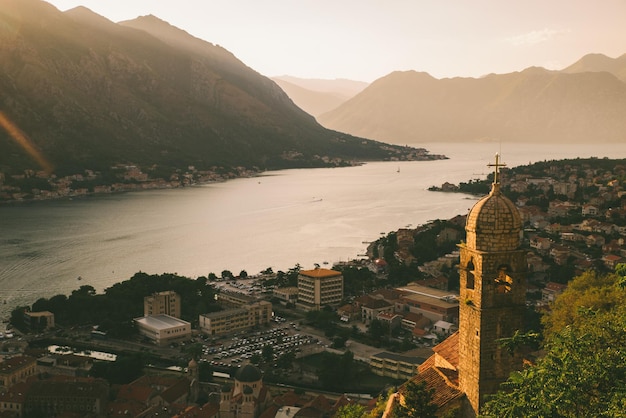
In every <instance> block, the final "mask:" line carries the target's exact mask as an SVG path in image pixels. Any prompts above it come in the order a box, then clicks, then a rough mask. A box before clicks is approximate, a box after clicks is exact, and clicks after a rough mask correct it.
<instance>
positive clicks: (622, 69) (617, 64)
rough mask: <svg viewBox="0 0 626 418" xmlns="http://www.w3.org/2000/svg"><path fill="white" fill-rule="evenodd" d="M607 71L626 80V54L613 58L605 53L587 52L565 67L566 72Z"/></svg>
mask: <svg viewBox="0 0 626 418" xmlns="http://www.w3.org/2000/svg"><path fill="white" fill-rule="evenodd" d="M602 71H606V72H609V73H611V74H613V75H615V76H616V77H617V78H619V79H620V80H622V81H624V82H626V54H622V55H620V56H619V57H617V58H611V57H608V56H606V55H604V54H587V55H585V56H584V57H582V58H581V59H579V60H578V61H576V62H575V63H573V64H572V65H570V66H568V67H566V68H564V69H563V70H562V72H564V73H583V72H602Z"/></svg>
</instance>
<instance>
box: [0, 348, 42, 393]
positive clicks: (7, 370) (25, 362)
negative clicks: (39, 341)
mask: <svg viewBox="0 0 626 418" xmlns="http://www.w3.org/2000/svg"><path fill="white" fill-rule="evenodd" d="M36 371H37V360H36V359H35V358H34V357H30V356H16V357H12V358H8V359H5V360H4V361H2V362H0V385H1V386H2V387H4V388H9V387H11V386H13V385H14V384H16V383H19V382H24V381H26V379H28V378H29V377H31V376H35V374H36Z"/></svg>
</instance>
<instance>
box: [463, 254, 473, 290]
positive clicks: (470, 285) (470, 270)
mask: <svg viewBox="0 0 626 418" xmlns="http://www.w3.org/2000/svg"><path fill="white" fill-rule="evenodd" d="M474 269H475V267H474V263H473V262H472V260H470V262H469V263H467V267H466V268H465V270H466V272H467V279H466V281H465V288H466V289H473V288H474V280H475V278H474Z"/></svg>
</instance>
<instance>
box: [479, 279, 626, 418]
mask: <svg viewBox="0 0 626 418" xmlns="http://www.w3.org/2000/svg"><path fill="white" fill-rule="evenodd" d="M618 271H620V270H619V269H618ZM622 283H623V276H620V274H610V275H607V276H601V277H600V276H596V275H595V274H593V273H585V274H583V275H582V276H580V277H577V278H576V279H575V280H574V281H573V282H572V283H571V285H570V287H569V289H568V290H567V291H566V292H565V293H564V294H563V295H562V298H563V301H561V300H560V298H559V299H558V300H557V301H556V303H555V305H554V307H553V308H554V309H553V311H552V313H551V314H550V317H551V318H548V319H547V320H546V323H547V324H549V325H556V324H561V323H563V322H567V323H566V325H564V326H563V327H561V328H558V327H557V326H553V327H552V328H551V331H550V334H548V336H547V337H546V341H545V351H546V354H545V356H544V357H543V358H542V359H541V360H539V361H538V362H537V363H536V364H535V365H534V366H531V367H528V368H526V369H524V370H522V371H521V372H516V373H513V374H512V375H511V377H510V378H509V380H508V381H507V382H505V383H504V384H503V385H502V390H501V391H499V392H498V393H497V394H495V395H494V396H493V397H492V398H491V399H490V400H489V401H488V402H487V403H486V404H485V405H484V407H483V409H482V410H481V414H482V415H481V416H483V417H498V418H508V417H510V418H514V417H515V418H516V417H555V418H557V417H558V418H560V417H563V418H565V417H567V418H569V417H571V418H574V417H626V304H624V303H622V302H623V301H624V300H625V299H626V295H625V293H626V289H624V287H623V286H622V285H621V284H622ZM602 299H603V300H604V302H606V303H600V302H601V300H602ZM564 301H567V303H562V302H564ZM620 301H621V302H620ZM564 318H566V319H564ZM562 321H563V322H562Z"/></svg>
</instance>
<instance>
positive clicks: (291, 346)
mask: <svg viewBox="0 0 626 418" xmlns="http://www.w3.org/2000/svg"><path fill="white" fill-rule="evenodd" d="M297 328H298V327H297V326H296V325H295V324H293V325H292V324H285V323H279V324H275V325H273V326H272V328H270V329H267V330H263V331H249V332H247V333H244V334H242V335H241V334H240V335H235V336H233V337H230V338H227V339H224V340H220V341H218V342H217V343H216V344H214V345H205V346H204V347H203V355H202V358H201V360H200V361H204V362H208V363H209V364H211V365H212V366H214V367H216V368H220V367H221V368H231V367H233V366H241V365H242V364H245V363H246V362H249V361H250V359H251V358H252V356H254V355H255V354H257V355H259V356H262V353H263V347H265V346H271V347H272V352H273V360H274V361H276V360H277V359H278V358H280V357H281V356H283V355H284V354H286V353H288V352H291V351H293V352H294V353H295V354H296V356H298V354H299V353H301V352H303V350H304V351H306V352H311V350H310V348H311V346H316V345H319V346H320V348H321V349H323V347H322V344H324V343H323V342H322V341H320V339H319V338H317V337H315V336H312V335H304V334H301V333H299V332H298V329H297Z"/></svg>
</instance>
